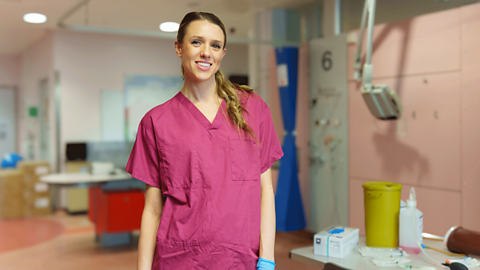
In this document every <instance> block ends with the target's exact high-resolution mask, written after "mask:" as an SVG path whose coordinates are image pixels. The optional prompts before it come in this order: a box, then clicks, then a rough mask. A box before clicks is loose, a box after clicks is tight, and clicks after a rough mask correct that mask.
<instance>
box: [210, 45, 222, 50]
mask: <svg viewBox="0 0 480 270" xmlns="http://www.w3.org/2000/svg"><path fill="white" fill-rule="evenodd" d="M212 46H213V47H214V48H215V49H221V47H220V45H218V44H213V45H212Z"/></svg>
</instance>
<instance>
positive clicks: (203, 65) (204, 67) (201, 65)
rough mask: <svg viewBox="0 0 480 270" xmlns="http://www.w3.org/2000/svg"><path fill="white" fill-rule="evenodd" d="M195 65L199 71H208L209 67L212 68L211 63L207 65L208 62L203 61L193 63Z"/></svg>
mask: <svg viewBox="0 0 480 270" xmlns="http://www.w3.org/2000/svg"><path fill="white" fill-rule="evenodd" d="M195 65H196V66H197V67H198V68H199V69H201V70H204V71H206V70H209V69H210V67H212V64H211V63H208V62H204V61H195Z"/></svg>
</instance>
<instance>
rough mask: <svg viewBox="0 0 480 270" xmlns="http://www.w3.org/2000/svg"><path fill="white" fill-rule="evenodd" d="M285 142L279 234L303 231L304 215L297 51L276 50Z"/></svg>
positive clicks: (278, 203)
mask: <svg viewBox="0 0 480 270" xmlns="http://www.w3.org/2000/svg"><path fill="white" fill-rule="evenodd" d="M275 52H276V56H277V74H278V81H279V90H280V104H281V106H282V116H283V125H284V127H285V139H284V142H283V152H284V157H283V158H282V160H281V162H280V170H279V175H278V183H277V192H276V194H275V208H276V215H277V230H278V231H295V230H300V229H303V228H305V226H306V225H305V215H304V212H303V205H302V198H301V196H300V188H299V185H298V168H297V149H296V147H295V114H296V107H297V76H298V75H297V73H298V48H293V47H283V48H277V49H276V50H275Z"/></svg>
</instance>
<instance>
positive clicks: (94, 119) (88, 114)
mask: <svg viewBox="0 0 480 270" xmlns="http://www.w3.org/2000/svg"><path fill="white" fill-rule="evenodd" d="M55 69H56V70H58V71H59V73H60V85H61V100H62V101H61V145H62V147H64V145H65V142H67V141H98V140H101V128H100V120H101V119H100V91H101V90H102V89H117V90H123V80H124V75H125V74H155V75H175V76H178V75H181V72H180V60H179V58H178V57H177V56H176V54H175V51H174V40H167V39H158V38H149V37H138V36H135V37H132V36H121V35H113V34H112V35H108V34H96V33H85V32H72V31H57V32H56V33H55ZM221 69H222V71H223V72H224V74H225V75H226V76H228V75H229V74H244V75H247V74H248V46H247V45H243V44H242V45H238V44H227V54H226V56H225V58H224V59H223V61H222V66H221ZM63 152H64V150H62V153H63ZM62 163H63V162H62Z"/></svg>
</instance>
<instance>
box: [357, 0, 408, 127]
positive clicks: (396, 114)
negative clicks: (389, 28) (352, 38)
mask: <svg viewBox="0 0 480 270" xmlns="http://www.w3.org/2000/svg"><path fill="white" fill-rule="evenodd" d="M375 2H376V0H365V7H364V9H363V16H362V23H361V25H360V35H359V37H358V43H357V51H356V53H355V63H354V69H355V73H354V77H355V80H357V81H362V79H363V81H362V87H361V89H360V91H361V92H362V96H363V99H364V100H365V102H366V103H367V106H368V109H369V110H370V112H371V113H372V114H373V116H375V117H376V118H378V119H380V120H397V119H399V118H400V117H401V115H402V104H401V103H400V99H399V98H398V95H397V93H395V91H393V90H390V88H388V86H387V85H385V84H376V85H373V84H372V77H373V66H372V64H371V62H372V39H373V25H374V22H375ZM367 16H368V36H367V56H366V61H365V65H364V66H363V70H362V69H361V53H362V43H363V35H364V33H365V23H366V20H367Z"/></svg>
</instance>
